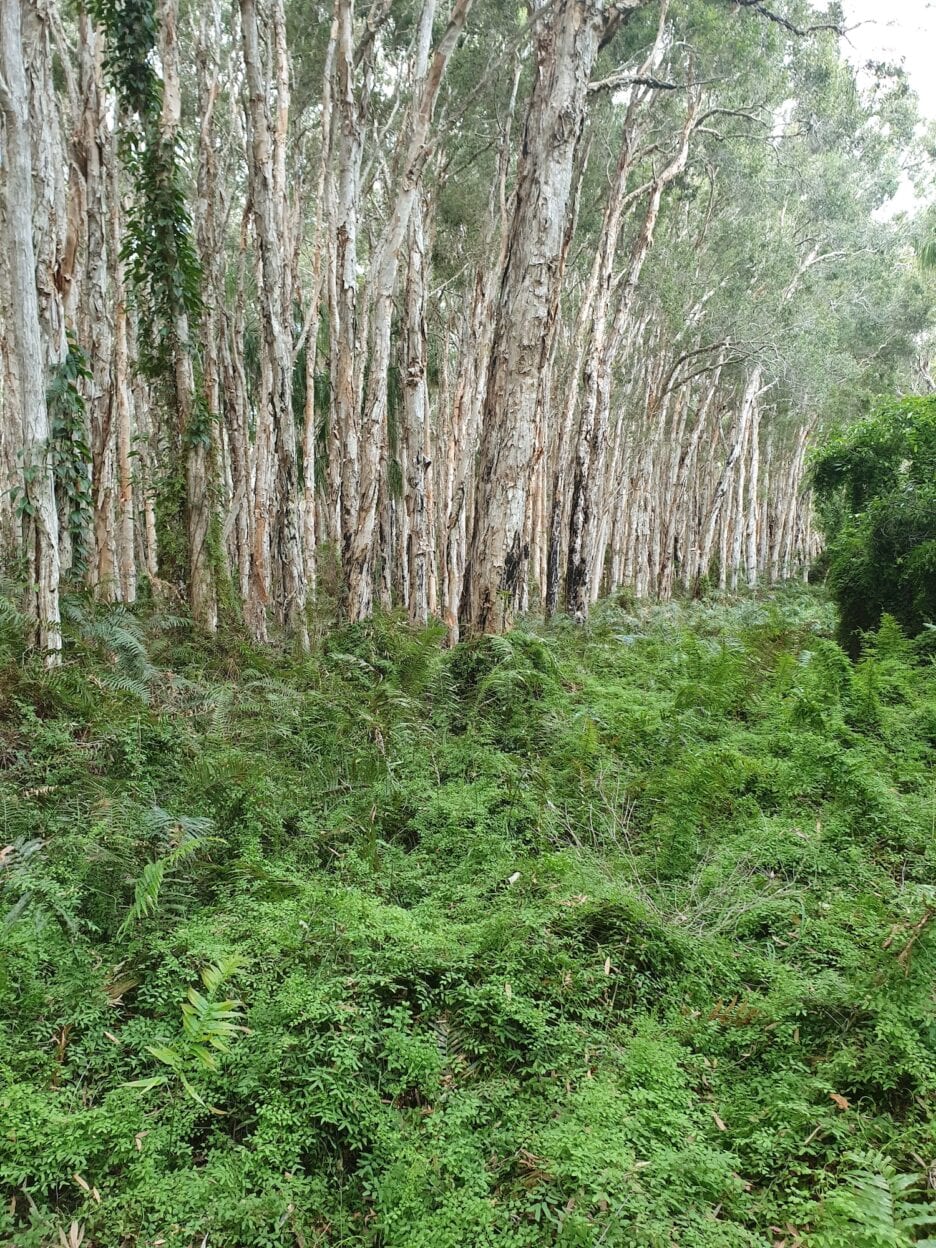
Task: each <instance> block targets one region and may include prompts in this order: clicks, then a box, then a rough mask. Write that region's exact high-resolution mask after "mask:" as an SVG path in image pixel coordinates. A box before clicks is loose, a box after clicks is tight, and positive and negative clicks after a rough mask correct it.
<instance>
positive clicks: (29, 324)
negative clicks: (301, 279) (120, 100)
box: [0, 0, 62, 665]
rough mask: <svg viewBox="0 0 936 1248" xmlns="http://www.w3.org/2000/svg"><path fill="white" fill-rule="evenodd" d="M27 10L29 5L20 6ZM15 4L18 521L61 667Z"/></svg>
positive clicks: (6, 18) (11, 60) (11, 234)
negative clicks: (19, 425)
mask: <svg viewBox="0 0 936 1248" xmlns="http://www.w3.org/2000/svg"><path fill="white" fill-rule="evenodd" d="M26 2H27V3H30V2H31V0H26ZM23 13H24V6H23V3H22V0H3V4H2V5H0V108H2V110H3V115H4V124H5V127H6V143H5V156H6V159H5V161H4V164H5V169H4V191H5V202H6V224H7V230H8V235H7V242H8V249H9V256H10V261H9V262H10V289H11V294H12V305H13V306H12V311H13V341H14V347H15V351H16V356H17V366H18V373H19V396H20V402H21V405H22V413H23V477H22V481H23V508H22V510H23V519H24V536H25V545H26V557H27V567H28V576H29V585H28V604H29V611H30V614H31V616H32V618H33V620H34V621H35V640H36V644H37V645H38V647H39V649H40V650H41V651H43V653H44V654H45V656H46V662H47V663H48V664H49V665H55V664H57V663H58V662H59V661H60V657H59V656H60V652H61V648H62V632H61V618H60V615H59V547H58V514H57V512H56V508H55V488H54V481H53V476H52V466H51V458H50V455H49V414H48V409H47V406H46V383H47V378H46V373H45V367H44V364H43V349H42V341H41V337H40V332H39V299H38V294H37V290H36V256H35V252H34V251H33V219H32V213H33V194H32V179H33V170H32V153H31V150H30V136H29V129H28V118H29V94H28V88H27V81H26V69H25V63H24V60H23V33H22V31H23V28H22V23H23Z"/></svg>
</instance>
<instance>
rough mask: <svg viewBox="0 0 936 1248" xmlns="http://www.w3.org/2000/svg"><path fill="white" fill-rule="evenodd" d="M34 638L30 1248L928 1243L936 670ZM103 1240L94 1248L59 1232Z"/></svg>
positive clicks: (688, 640)
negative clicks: (46, 649) (48, 658)
mask: <svg viewBox="0 0 936 1248" xmlns="http://www.w3.org/2000/svg"><path fill="white" fill-rule="evenodd" d="M21 624H22V622H21V621H20V620H19V618H18V616H17V614H16V611H15V610H14V609H13V608H12V607H11V606H9V605H8V606H7V607H6V608H5V609H4V611H3V612H2V615H0V751H2V758H3V772H2V776H0V858H2V865H0V905H2V914H3V915H5V920H4V921H3V923H2V927H0V1028H2V1031H0V1077H2V1082H0V1186H2V1188H3V1189H4V1191H5V1192H6V1193H7V1200H6V1201H5V1203H4V1204H3V1206H2V1208H0V1240H2V1241H3V1242H9V1243H11V1244H14V1245H18V1246H22V1248H27V1246H30V1248H31V1246H33V1245H36V1246H39V1245H54V1244H58V1243H60V1242H67V1243H74V1241H75V1240H76V1239H77V1238H78V1237H80V1236H83V1237H84V1242H85V1244H89V1245H90V1244H93V1245H101V1246H105V1248H110V1246H113V1248H118V1246H123V1245H154V1246H156V1245H165V1246H166V1248H182V1246H183V1245H185V1246H187V1245H196V1244H204V1243H206V1242H207V1244H208V1245H215V1246H216V1248H219V1246H221V1245H230V1246H231V1248H250V1246H253V1245H264V1246H266V1245H270V1246H272V1245H277V1246H279V1245H298V1246H299V1248H312V1246H313V1245H329V1246H332V1245H335V1246H338V1245H342V1246H349V1248H350V1246H351V1245H355V1246H357V1245H380V1246H382V1248H463V1246H467V1248H484V1246H485V1245H492V1246H494V1245H497V1246H498V1248H500V1246H505V1248H539V1246H543V1248H545V1246H546V1245H561V1246H563V1248H565V1246H572V1245H583V1246H584V1245H588V1246H590V1248H591V1246H598V1245H606V1246H607V1248H624V1246H631V1245H639V1246H641V1248H643V1246H647V1248H651V1246H652V1248H657V1246H659V1248H672V1246H673V1245H676V1246H678V1248H735V1246H737V1248H741V1246H745V1248H747V1246H755V1245H756V1246H757V1248H761V1246H763V1248H769V1246H774V1245H784V1246H785V1248H794V1246H796V1245H804V1246H807V1248H813V1246H815V1248H819V1246H820V1245H842V1246H846V1245H854V1248H878V1246H882V1245H896V1246H898V1248H899V1246H900V1245H904V1244H908V1245H909V1244H913V1243H917V1244H924V1243H926V1242H927V1240H926V1238H925V1237H926V1235H927V1234H928V1233H929V1231H930V1230H931V1229H932V1227H931V1226H930V1225H929V1222H928V1217H929V1214H931V1213H933V1207H932V1204H931V1202H930V1198H929V1197H928V1195H927V1174H928V1172H929V1171H930V1167H931V1165H932V1163H933V1161H934V1159H936V1133H934V1125H933V1121H932V1105H933V1104H934V1100H933V1093H934V1091H936V1087H934V1085H936V1061H934V1058H936V1014H934V1001H933V987H932V985H933V978H934V970H936V965H934V946H933V940H932V934H933V931H934V930H936V922H934V923H931V922H930V920H931V919H932V918H933V917H934V914H936V889H934V887H933V880H934V879H936V876H934V857H936V826H934V820H936V786H934V774H936V772H934V768H933V762H934V752H936V673H934V667H933V663H932V660H931V659H930V658H928V657H927V655H926V654H924V653H923V652H922V650H921V648H920V646H919V645H917V646H915V645H913V644H911V643H909V642H907V641H906V640H904V638H903V637H902V636H901V634H900V632H899V630H898V629H897V628H896V627H895V626H894V625H893V623H892V622H890V621H887V620H885V623H884V625H883V626H882V628H881V630H880V632H879V633H878V634H877V635H876V636H875V637H873V638H872V639H871V640H870V643H869V645H868V647H867V649H866V652H865V657H864V658H863V659H862V661H861V662H860V663H859V664H858V665H856V666H853V665H852V664H851V663H849V661H848V660H847V659H846V658H845V656H844V654H843V653H842V651H841V650H840V649H839V648H838V646H837V645H836V644H835V642H834V641H833V640H831V637H832V634H833V632H834V624H835V621H834V618H833V615H832V612H831V609H830V607H829V606H828V604H827V603H826V601H825V600H824V598H823V597H822V596H821V595H820V594H818V593H817V592H816V591H811V590H809V591H807V590H804V589H791V590H785V591H783V592H781V593H778V594H776V595H775V596H773V597H772V598H770V599H765V600H756V599H747V600H738V601H722V602H719V601H711V602H703V603H697V604H687V605H672V606H666V607H658V608H646V609H640V610H636V609H634V610H629V609H627V608H626V607H623V606H613V605H606V606H604V607H603V608H602V609H601V610H600V611H599V612H598V614H597V615H596V617H595V618H594V620H593V621H592V623H591V624H590V625H589V627H588V629H587V630H585V631H579V630H576V629H574V628H573V627H571V626H570V625H566V624H559V625H556V626H554V627H552V628H549V629H546V630H541V629H536V628H530V629H528V630H525V629H519V630H517V631H516V632H514V633H513V634H511V635H510V636H509V637H506V638H491V639H486V640H483V641H480V642H477V643H473V644H469V645H462V646H460V647H458V648H456V649H455V650H454V651H452V652H450V653H446V652H445V651H443V650H442V649H441V645H440V636H439V633H438V631H437V630H432V629H430V630H428V631H426V632H422V633H417V632H413V631H411V630H410V629H408V628H407V627H406V626H405V625H404V624H402V623H400V622H399V621H397V620H394V619H392V618H386V617H382V618H378V619H375V620H374V621H372V622H370V623H369V624H367V625H363V626H357V627H355V628H351V629H345V630H342V631H338V632H335V633H332V634H330V635H329V636H328V637H327V638H326V639H325V641H324V642H323V644H322V645H321V647H320V648H319V650H318V651H317V652H316V653H315V654H314V655H312V656H311V657H307V658H298V657H295V656H290V655H286V654H277V653H274V652H272V651H269V650H266V651H264V650H257V649H254V648H252V647H250V646H249V645H247V644H246V643H245V642H244V641H243V639H242V638H239V637H237V636H234V635H228V636H222V637H219V638H218V639H217V640H214V641H211V642H206V641H204V640H203V639H199V638H198V637H197V636H195V635H194V634H193V633H191V632H190V631H189V629H188V627H187V625H186V624H185V622H184V621H182V620H174V619H170V618H168V617H165V616H163V617H160V616H159V615H158V614H156V613H154V612H146V611H141V612H140V613H139V614H138V615H133V614H130V613H128V612H125V611H119V610H109V611H105V610H102V609H98V608H94V607H92V606H90V605H89V604H88V603H87V602H83V601H79V600H75V601H73V602H72V603H71V604H70V607H69V621H68V638H67V648H66V663H65V666H64V667H63V668H62V670H61V671H59V672H53V673H47V672H44V671H43V670H42V669H41V668H40V667H39V666H38V664H37V663H36V662H35V660H34V659H32V658H30V657H29V656H28V655H25V654H24V649H23V643H22V628H21ZM69 1237H71V1238H70V1239H69Z"/></svg>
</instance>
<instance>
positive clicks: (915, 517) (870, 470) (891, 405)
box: [813, 396, 936, 656]
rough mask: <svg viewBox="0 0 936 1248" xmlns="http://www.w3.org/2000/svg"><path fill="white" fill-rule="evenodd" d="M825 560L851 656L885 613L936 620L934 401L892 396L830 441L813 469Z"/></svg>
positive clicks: (917, 627)
mask: <svg viewBox="0 0 936 1248" xmlns="http://www.w3.org/2000/svg"><path fill="white" fill-rule="evenodd" d="M813 484H814V488H815V493H816V497H817V499H818V502H819V509H820V517H821V519H822V522H823V526H824V529H825V534H826V539H827V543H828V547H827V550H826V552H825V555H824V562H825V564H826V566H827V569H828V584H829V588H830V590H831V592H832V596H833V598H834V599H835V601H836V603H837V605H838V608H839V613H840V620H841V622H840V629H839V636H840V639H841V641H842V644H843V645H844V646H846V647H847V648H848V650H849V651H850V653H851V654H852V655H853V656H856V655H857V654H858V653H859V652H860V647H861V636H862V634H863V633H864V632H867V631H870V630H872V629H876V628H877V627H878V626H879V625H880V622H881V617H882V616H883V615H884V614H885V613H889V614H890V615H892V616H894V617H895V618H896V619H897V620H898V622H899V623H900V624H901V626H902V627H903V628H904V629H905V630H907V631H908V632H909V633H911V634H912V635H917V634H919V633H921V632H922V631H923V630H924V629H926V628H927V626H932V625H933V624H934V623H936V397H933V396H929V397H927V398H904V399H895V400H892V401H890V402H888V403H885V404H884V405H882V406H881V407H880V408H879V409H878V411H877V412H876V413H875V414H874V415H873V416H871V417H869V418H868V419H867V420H864V421H860V422H858V423H857V424H854V425H851V426H850V427H849V428H848V429H847V430H846V431H845V432H844V433H842V434H840V435H838V436H836V437H834V438H831V439H830V440H829V442H828V443H827V444H826V445H825V446H824V447H823V449H822V450H821V452H820V453H819V454H818V455H817V457H816V459H815V462H814V464H813Z"/></svg>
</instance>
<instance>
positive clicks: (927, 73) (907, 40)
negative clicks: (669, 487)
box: [842, 0, 936, 119]
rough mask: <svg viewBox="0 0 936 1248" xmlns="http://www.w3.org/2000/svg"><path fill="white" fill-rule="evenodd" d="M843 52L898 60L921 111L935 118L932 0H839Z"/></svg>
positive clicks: (935, 8) (935, 16)
mask: <svg viewBox="0 0 936 1248" xmlns="http://www.w3.org/2000/svg"><path fill="white" fill-rule="evenodd" d="M842 7H843V8H844V10H845V18H846V26H848V27H854V28H855V29H853V30H851V31H850V33H849V35H848V42H847V43H846V44H845V52H846V54H847V55H848V57H849V59H851V60H853V61H854V62H855V63H856V64H858V65H861V64H864V63H865V62H866V61H870V60H876V61H883V60H897V61H902V62H903V65H904V68H905V69H906V71H907V75H908V77H909V78H910V82H911V83H912V85H913V88H914V90H915V91H916V93H917V95H919V97H920V105H921V107H922V110H923V112H924V113H925V114H926V115H927V116H928V117H931V118H934V119H936V0H843V4H842Z"/></svg>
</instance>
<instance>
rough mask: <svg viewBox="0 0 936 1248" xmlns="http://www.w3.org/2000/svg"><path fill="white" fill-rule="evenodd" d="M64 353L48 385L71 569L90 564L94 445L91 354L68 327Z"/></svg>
mask: <svg viewBox="0 0 936 1248" xmlns="http://www.w3.org/2000/svg"><path fill="white" fill-rule="evenodd" d="M67 341H68V347H67V350H66V353H65V358H64V359H63V360H62V361H61V363H60V364H58V366H57V367H56V369H55V371H54V373H53V374H52V381H51V383H50V385H49V389H48V395H47V401H48V405H49V451H50V457H51V461H52V472H53V475H54V479H55V494H56V500H57V502H58V504H59V512H60V514H62V515H64V517H65V525H66V527H67V530H68V536H69V538H70V539H71V550H72V565H71V566H72V571H73V572H75V573H76V574H78V575H79V576H80V575H82V574H83V573H84V572H86V571H87V569H88V530H89V529H90V527H91V515H92V501H91V474H90V464H91V447H90V446H89V445H88V433H87V420H86V408H85V398H84V395H83V394H82V392H81V383H82V382H83V381H87V380H88V379H89V378H90V377H91V371H90V369H89V368H88V357H87V356H86V355H85V353H84V351H82V349H81V347H79V346H78V343H77V342H76V341H75V339H74V337H73V336H72V335H71V334H70V333H69V335H68V340H67Z"/></svg>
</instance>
